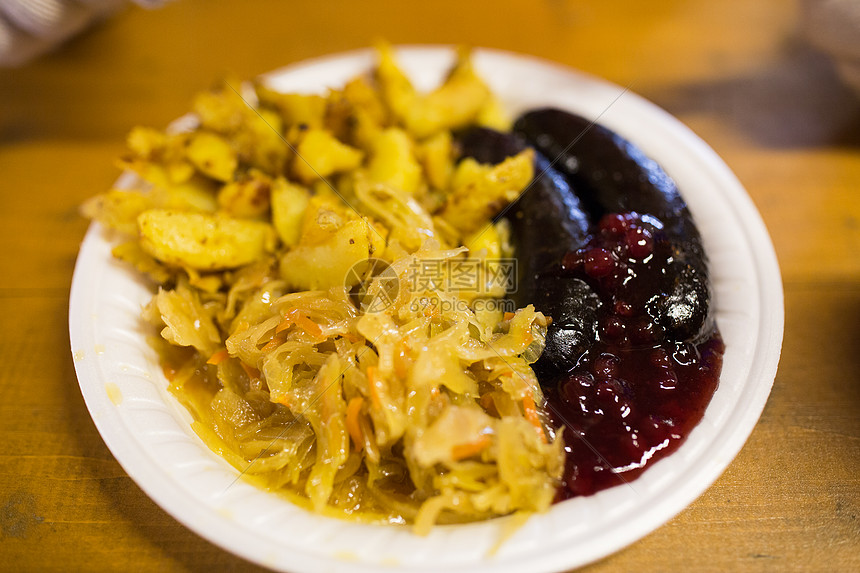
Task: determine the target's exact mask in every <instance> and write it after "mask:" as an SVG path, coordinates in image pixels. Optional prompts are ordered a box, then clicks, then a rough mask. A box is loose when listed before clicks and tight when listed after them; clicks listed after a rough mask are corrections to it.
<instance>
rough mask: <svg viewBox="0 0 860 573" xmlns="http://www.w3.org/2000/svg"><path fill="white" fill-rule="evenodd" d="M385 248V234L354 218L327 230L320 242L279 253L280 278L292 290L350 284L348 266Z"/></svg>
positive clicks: (364, 221)
mask: <svg viewBox="0 0 860 573" xmlns="http://www.w3.org/2000/svg"><path fill="white" fill-rule="evenodd" d="M384 248H385V240H384V238H383V237H382V236H381V235H379V234H378V232H377V231H376V230H374V228H373V227H372V226H371V225H370V223H369V222H368V221H367V220H365V219H353V220H350V221H347V222H345V223H343V225H341V226H340V227H338V228H337V229H332V230H329V231H328V233H327V237H326V238H325V239H324V240H322V241H321V242H318V243H316V244H314V245H303V244H299V246H297V247H295V248H293V249H291V250H289V251H287V252H286V254H284V256H283V257H281V278H283V279H284V280H285V281H286V282H287V284H288V285H290V287H291V288H293V289H295V290H317V289H328V288H331V287H337V286H347V287H350V286H353V285H352V284H348V277H347V275H348V272H349V270H350V269H351V268H352V267H353V266H354V265H355V264H357V263H360V262H361V261H364V260H367V259H368V258H370V257H372V256H374V255H375V254H376V253H380V252H382V250H383V249H384ZM356 280H357V279H356ZM353 282H355V281H353Z"/></svg>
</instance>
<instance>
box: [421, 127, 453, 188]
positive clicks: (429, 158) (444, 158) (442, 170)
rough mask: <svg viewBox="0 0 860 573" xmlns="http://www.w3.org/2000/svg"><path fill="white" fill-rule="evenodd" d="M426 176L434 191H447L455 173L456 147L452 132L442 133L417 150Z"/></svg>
mask: <svg viewBox="0 0 860 573" xmlns="http://www.w3.org/2000/svg"><path fill="white" fill-rule="evenodd" d="M416 155H417V156H418V160H419V161H420V162H421V164H422V165H423V166H424V176H425V177H427V181H428V182H429V183H430V186H431V187H432V188H433V189H447V188H448V183H449V182H450V181H451V175H452V174H453V173H454V145H453V142H452V140H451V132H450V131H440V132H439V133H437V134H436V135H434V136H433V137H431V138H429V139H427V140H425V141H423V142H422V143H421V144H419V145H418V147H417V149H416Z"/></svg>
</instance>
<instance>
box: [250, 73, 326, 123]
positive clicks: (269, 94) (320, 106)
mask: <svg viewBox="0 0 860 573" xmlns="http://www.w3.org/2000/svg"><path fill="white" fill-rule="evenodd" d="M255 89H256V92H257V97H258V98H259V99H260V104H261V105H263V106H266V107H271V108H274V109H275V110H277V111H278V113H279V114H280V115H281V118H282V119H283V124H284V126H286V127H290V126H293V125H305V126H307V127H315V128H320V127H322V126H323V120H324V119H325V113H326V104H327V102H326V98H325V97H323V96H321V95H317V94H289V93H286V94H285V93H281V92H277V91H275V90H273V89H271V88H269V87H267V86H265V85H263V84H258V85H256V86H255Z"/></svg>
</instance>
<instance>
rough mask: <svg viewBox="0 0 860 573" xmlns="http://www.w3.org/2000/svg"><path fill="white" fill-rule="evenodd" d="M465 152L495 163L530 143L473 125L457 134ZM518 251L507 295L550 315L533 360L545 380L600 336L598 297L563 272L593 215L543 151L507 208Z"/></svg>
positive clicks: (583, 240)
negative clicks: (526, 183)
mask: <svg viewBox="0 0 860 573" xmlns="http://www.w3.org/2000/svg"><path fill="white" fill-rule="evenodd" d="M458 142H459V145H460V151H461V156H462V157H471V158H473V159H475V160H476V161H478V162H480V163H490V164H496V163H500V162H502V161H504V160H505V158H507V157H510V156H513V155H516V154H517V153H519V152H520V151H522V150H523V149H525V147H526V143H525V141H523V140H522V139H520V138H519V137H517V136H515V135H512V134H509V133H500V132H498V131H493V130H491V129H486V128H473V129H470V130H468V131H466V132H465V133H462V134H460V136H459V137H458ZM502 216H503V217H506V218H507V219H508V220H509V221H510V224H511V241H512V242H513V244H514V245H515V248H516V251H517V253H516V254H517V286H516V289H515V290H514V291H512V292H510V293H508V296H509V298H510V299H511V300H513V301H514V303H515V304H516V305H517V307H523V306H526V305H529V304H534V305H535V308H537V309H538V310H540V311H541V312H543V313H544V314H546V315H548V316H551V317H552V319H553V321H552V324H550V326H549V328H548V329H547V339H546V348H545V349H544V352H543V354H542V355H541V358H540V360H538V362H537V363H536V364H535V365H534V369H535V373H536V374H537V375H538V379H539V380H541V381H550V380H555V379H557V378H558V377H559V375H561V374H564V373H566V372H568V371H570V370H571V369H572V368H573V367H574V366H575V365H576V360H577V359H578V358H579V357H580V356H582V355H583V354H584V353H585V351H586V350H588V348H589V347H591V345H592V344H593V343H594V340H595V338H596V336H597V308H598V306H599V304H600V301H599V299H598V297H597V295H596V294H595V293H594V292H593V291H592V289H591V287H590V286H589V285H588V284H586V283H585V282H584V281H583V280H581V279H578V278H571V277H567V276H564V273H563V272H562V269H561V260H562V258H563V257H564V255H565V254H566V253H567V252H568V251H570V250H573V249H577V248H580V247H582V246H584V245H585V244H586V242H587V241H588V238H589V221H588V218H587V216H586V215H585V213H584V212H583V210H582V206H581V204H580V201H579V198H578V197H577V196H576V195H575V194H574V193H573V191H572V190H571V188H570V186H569V185H568V183H567V181H566V180H565V178H564V177H563V176H562V175H561V174H560V173H559V172H558V171H556V170H554V169H552V168H550V166H549V162H548V161H547V160H546V158H545V157H543V156H542V155H541V154H540V153H537V154H536V158H535V179H534V180H533V181H532V183H531V185H530V186H529V188H528V189H527V190H526V191H525V192H524V193H523V194H522V195H521V196H520V197H519V199H517V200H516V201H515V202H514V203H513V204H512V205H511V206H510V207H509V208H508V209H507V210H506V211H505V212H504V213H502Z"/></svg>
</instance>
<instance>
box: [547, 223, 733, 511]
mask: <svg viewBox="0 0 860 573" xmlns="http://www.w3.org/2000/svg"><path fill="white" fill-rule="evenodd" d="M661 226H662V225H661V224H660V222H659V221H658V220H656V219H654V218H653V217H650V216H648V215H638V214H636V213H625V214H617V213H615V214H609V215H606V216H605V217H604V218H603V219H602V220H601V221H600V224H599V231H598V232H597V233H596V234H595V236H594V238H593V239H592V240H591V241H590V242H589V244H588V245H587V246H586V247H585V248H583V249H580V250H578V251H575V252H570V253H568V254H567V255H566V256H565V257H564V260H563V261H562V268H563V270H564V272H565V273H566V274H568V275H569V276H571V277H577V278H581V279H583V280H585V281H586V282H587V283H588V284H589V285H590V286H591V287H592V289H594V291H595V292H596V293H597V294H598V296H599V297H600V300H601V305H600V308H599V309H598V340H597V341H596V343H595V344H594V345H593V346H592V347H591V348H590V349H589V350H588V351H587V352H586V353H585V354H584V355H583V356H582V357H581V358H580V359H579V361H578V362H577V364H576V366H575V367H574V368H573V370H571V371H570V372H569V373H567V374H565V375H563V376H561V377H560V379H558V381H557V383H554V384H550V385H547V386H548V387H546V388H545V394H546V399H547V405H548V410H549V415H550V419H551V423H552V424H553V425H554V426H555V427H557V428H558V427H563V432H564V441H565V450H566V452H567V457H566V466H565V471H564V476H563V485H562V487H560V488H559V490H558V492H557V494H556V501H561V500H564V499H568V498H571V497H576V496H580V495H589V494H592V493H595V492H597V491H600V490H602V489H605V488H608V487H612V486H615V485H619V484H622V483H626V482H629V481H630V480H632V479H634V478H636V477H637V476H639V475H640V474H641V473H642V472H643V471H644V470H645V469H646V468H647V467H649V465H650V464H652V463H654V462H655V461H656V460H658V459H660V458H662V457H665V456H666V455H668V454H670V453H672V452H673V451H675V450H677V449H678V447H679V446H680V445H681V444H682V443H683V442H684V440H685V439H686V437H687V435H689V433H690V431H691V430H692V429H693V428H694V427H695V426H696V425H697V424H698V423H699V421H700V420H701V419H702V416H703V415H704V413H705V409H706V408H707V406H708V404H709V402H710V400H711V397H712V396H713V394H714V392H715V391H716V388H717V384H718V383H719V378H720V370H721V369H722V360H723V352H724V349H725V347H724V345H723V341H722V339H721V337H720V334H719V332H718V331H717V330H716V327H712V328H710V329H709V330H708V332H707V333H706V334H705V335H704V336H703V337H700V340H697V341H695V342H690V341H678V340H673V339H672V337H671V336H670V335H668V334H667V333H666V332H665V331H664V330H663V329H662V328H661V327H660V326H659V325H658V324H657V323H656V321H654V320H653V319H652V318H651V317H650V316H649V315H648V313H647V312H646V303H647V301H648V300H649V299H651V298H653V297H654V296H661V295H663V294H664V293H662V292H661V287H660V285H661V280H660V279H661V276H662V275H663V269H665V268H666V266H667V265H668V264H669V263H670V262H671V260H672V246H671V244H670V243H669V242H668V241H666V240H663V239H662V238H661V233H660V228H661Z"/></svg>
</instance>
